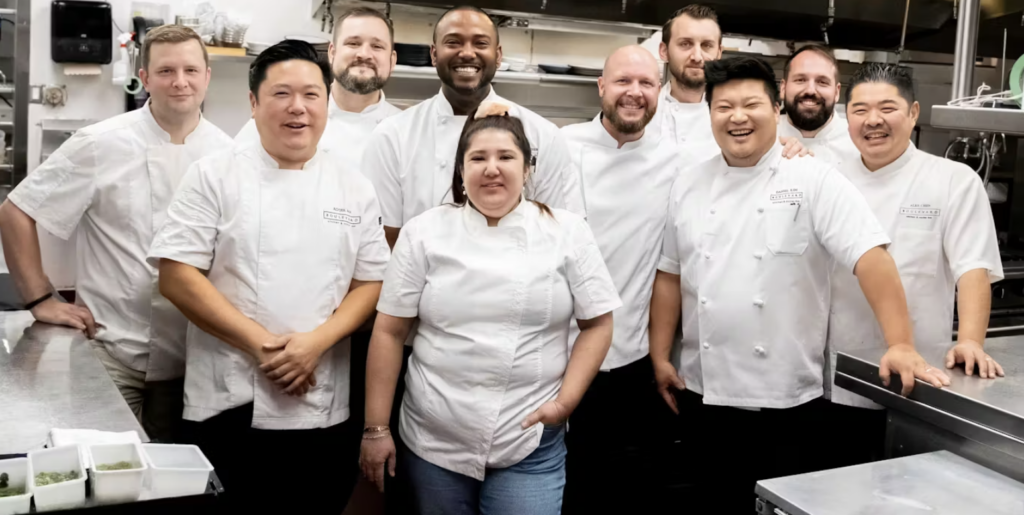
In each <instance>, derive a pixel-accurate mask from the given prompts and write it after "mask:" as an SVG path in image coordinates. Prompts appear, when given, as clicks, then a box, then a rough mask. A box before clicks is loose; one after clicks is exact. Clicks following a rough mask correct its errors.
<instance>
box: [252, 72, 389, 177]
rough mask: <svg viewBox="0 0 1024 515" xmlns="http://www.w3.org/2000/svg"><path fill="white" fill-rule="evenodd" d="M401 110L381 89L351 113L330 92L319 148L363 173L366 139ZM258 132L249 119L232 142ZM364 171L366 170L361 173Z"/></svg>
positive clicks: (254, 138) (255, 139)
mask: <svg viewBox="0 0 1024 515" xmlns="http://www.w3.org/2000/svg"><path fill="white" fill-rule="evenodd" d="M401 112H402V110H401V109H399V108H397V107H395V106H393V105H391V104H390V103H388V102H387V101H385V100H384V92H383V91H381V92H380V101H378V102H377V103H376V104H373V105H371V106H368V107H367V108H366V109H363V111H362V112H359V113H352V112H349V111H346V110H344V109H342V108H340V107H338V104H337V103H336V102H335V101H334V95H331V98H330V100H329V101H328V106H327V127H326V128H325V129H324V133H323V136H321V137H320V145H319V148H320V150H323V151H324V152H327V153H330V154H337V155H336V156H335V158H336V159H338V161H339V162H342V163H345V164H346V165H347V166H349V167H350V168H351V169H352V170H356V171H359V172H361V173H364V172H363V170H362V168H361V166H360V164H361V163H362V160H363V150H364V149H365V148H366V140H367V139H369V137H370V134H371V133H373V130H374V129H375V128H377V124H379V123H380V122H381V121H382V120H384V119H385V118H387V117H389V116H394V115H396V114H398V113H401ZM259 141H260V133H259V131H258V130H256V120H254V119H252V120H249V121H248V122H247V123H246V124H245V126H244V127H242V130H240V131H238V134H237V135H236V136H235V143H259ZM364 175H365V173H364Z"/></svg>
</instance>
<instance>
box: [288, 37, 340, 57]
mask: <svg viewBox="0 0 1024 515" xmlns="http://www.w3.org/2000/svg"><path fill="white" fill-rule="evenodd" d="M284 39H294V40H296V41H305V42H306V43H309V44H310V45H313V48H315V49H316V53H317V54H319V55H320V58H321V59H324V60H327V54H328V51H329V50H330V48H331V40H329V39H326V38H322V37H320V36H285V37H284Z"/></svg>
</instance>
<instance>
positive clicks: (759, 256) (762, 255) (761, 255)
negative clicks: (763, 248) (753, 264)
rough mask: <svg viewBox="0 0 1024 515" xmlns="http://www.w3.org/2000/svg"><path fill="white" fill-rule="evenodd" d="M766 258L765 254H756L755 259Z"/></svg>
mask: <svg viewBox="0 0 1024 515" xmlns="http://www.w3.org/2000/svg"><path fill="white" fill-rule="evenodd" d="M763 257H764V252H755V253H754V259H761V258H763Z"/></svg>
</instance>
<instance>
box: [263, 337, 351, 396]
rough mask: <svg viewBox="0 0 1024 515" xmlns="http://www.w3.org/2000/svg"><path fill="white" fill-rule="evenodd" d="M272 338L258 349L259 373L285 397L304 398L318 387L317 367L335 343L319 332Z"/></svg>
mask: <svg viewBox="0 0 1024 515" xmlns="http://www.w3.org/2000/svg"><path fill="white" fill-rule="evenodd" d="M269 336H270V338H269V339H268V340H266V341H264V343H263V344H262V345H260V346H259V347H258V348H257V349H256V350H255V357H256V359H257V361H258V362H259V365H260V371H262V372H263V373H264V374H266V375H267V378H268V379H270V380H271V381H273V382H274V384H276V385H277V386H278V387H280V388H281V389H282V390H283V391H284V393H285V394H286V395H293V396H296V397H301V396H303V395H306V392H308V391H309V389H310V388H312V387H314V386H316V374H315V372H316V367H317V365H318V364H319V363H320V357H321V356H323V354H324V352H326V351H327V349H329V348H330V346H331V344H332V343H333V342H328V341H326V339H325V338H323V337H321V336H320V335H319V334H317V333H316V331H312V332H308V333H291V334H286V335H283V336H275V335H269Z"/></svg>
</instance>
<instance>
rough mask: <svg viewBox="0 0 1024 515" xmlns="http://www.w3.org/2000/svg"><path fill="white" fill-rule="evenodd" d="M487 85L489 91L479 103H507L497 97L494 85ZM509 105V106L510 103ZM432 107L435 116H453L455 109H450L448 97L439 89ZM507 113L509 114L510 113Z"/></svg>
mask: <svg viewBox="0 0 1024 515" xmlns="http://www.w3.org/2000/svg"><path fill="white" fill-rule="evenodd" d="M487 87H488V88H490V90H491V91H490V93H488V94H487V97H486V98H484V99H483V101H481V102H480V103H481V104H482V103H484V102H503V103H506V104H508V102H507V101H506V100H505V99H503V98H501V97H499V96H498V94H497V93H495V92H494V87H492V86H487ZM509 107H511V105H510V106H509ZM434 109H435V112H436V113H437V116H455V110H454V109H452V104H451V103H450V102H448V98H447V97H445V96H444V91H443V90H439V91H438V93H437V102H434ZM509 114H510V115H511V114H512V113H509Z"/></svg>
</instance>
